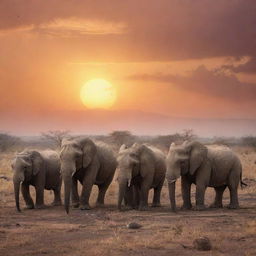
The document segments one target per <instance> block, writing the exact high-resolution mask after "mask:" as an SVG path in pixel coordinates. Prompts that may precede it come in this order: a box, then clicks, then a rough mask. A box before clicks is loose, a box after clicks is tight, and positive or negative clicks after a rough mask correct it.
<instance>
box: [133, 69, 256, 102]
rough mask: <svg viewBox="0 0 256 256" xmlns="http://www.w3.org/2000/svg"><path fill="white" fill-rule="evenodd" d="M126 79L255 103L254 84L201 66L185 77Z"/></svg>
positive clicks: (255, 92) (167, 76)
mask: <svg viewBox="0 0 256 256" xmlns="http://www.w3.org/2000/svg"><path fill="white" fill-rule="evenodd" d="M128 79H130V80H143V81H155V82H161V83H170V84H173V85H174V86H176V87H178V88H180V89H183V90H186V91H191V92H196V93H199V94H203V95H208V96H212V97H217V98H224V99H227V100H231V101H236V102H244V101H255V99H256V83H245V82H241V81H239V80H238V79H237V77H236V76H235V75H227V74H226V73H225V72H223V71H214V70H208V69H206V67H205V66H203V65H202V66H199V67H198V68H197V69H195V70H194V71H192V72H190V73H189V74H188V75H186V76H181V75H172V74H161V73H158V74H135V75H132V76H129V77H128Z"/></svg>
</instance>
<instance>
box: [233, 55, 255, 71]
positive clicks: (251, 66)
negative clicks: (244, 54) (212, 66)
mask: <svg viewBox="0 0 256 256" xmlns="http://www.w3.org/2000/svg"><path fill="white" fill-rule="evenodd" d="M230 69H231V70H232V71H234V72H235V73H240V72H243V73H256V57H252V58H251V59H250V60H249V61H247V62H246V63H244V64H242V65H239V66H236V67H234V66H231V67H230Z"/></svg>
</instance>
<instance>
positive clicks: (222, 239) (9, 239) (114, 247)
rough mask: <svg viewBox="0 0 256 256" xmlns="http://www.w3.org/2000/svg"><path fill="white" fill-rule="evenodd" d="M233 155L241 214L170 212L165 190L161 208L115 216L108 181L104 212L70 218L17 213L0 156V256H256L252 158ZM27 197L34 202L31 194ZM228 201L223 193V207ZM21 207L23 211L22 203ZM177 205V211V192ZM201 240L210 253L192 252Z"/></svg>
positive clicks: (255, 162)
mask: <svg viewBox="0 0 256 256" xmlns="http://www.w3.org/2000/svg"><path fill="white" fill-rule="evenodd" d="M234 150H235V151H236V152H237V153H238V155H239V157H240V159H241V161H242V164H243V169H244V172H243V178H244V179H245V180H246V182H247V183H248V184H249V186H248V187H246V188H244V189H243V190H241V189H239V196H240V204H241V209H240V210H233V211H232V210H227V209H226V208H224V209H219V210H212V209H208V210H206V211H203V212H196V211H180V212H178V213H177V214H175V213H172V212H169V208H168V206H169V199H168V192H167V187H166V184H165V186H164V188H163V193H162V197H161V200H162V205H163V207H161V208H157V209H155V208H154V209H153V208H152V209H150V210H149V211H146V212H138V211H127V212H118V211H117V210H116V206H115V204H116V200H117V198H116V194H117V186H116V182H115V181H113V183H112V184H111V186H110V188H109V190H108V192H107V195H106V204H107V206H106V207H105V208H102V209H96V208H95V209H93V210H91V211H85V212H82V211H80V210H78V209H73V210H72V211H71V213H70V215H69V216H67V215H66V214H65V212H64V209H63V207H49V208H47V209H44V210H23V211H22V213H17V212H16V211H15V203H14V196H13V188H12V180H11V177H12V171H11V170H10V163H11V159H12V154H1V155H0V175H4V176H6V177H8V178H9V179H10V180H8V181H6V180H5V179H0V255H5V256H8V255H13V254H14V253H15V255H24V256H25V255H26V256H29V255H36V256H38V255H75V256H79V255H85V254H87V255H95V256H98V255H101V256H102V255H111V256H113V255H156V254H157V255H167V254H168V255H190V256H191V255H246V256H252V255H255V252H256V244H255V239H256V220H255V214H256V207H255V204H256V202H255V199H256V182H255V181H256V152H255V151H254V150H253V149H251V148H243V147H236V148H234ZM32 192H33V193H32V194H33V195H32V196H33V197H34V191H33V189H32ZM192 194H194V187H193V193H192ZM96 195H97V187H94V188H93V191H92V196H91V204H92V205H94V202H95V200H96ZM213 197H214V193H213V189H208V190H207V193H206V203H207V204H209V203H211V201H212V200H213ZM45 198H46V203H47V204H49V203H50V202H51V201H52V199H53V194H52V193H50V192H49V191H47V192H46V193H45ZM151 200H152V192H151V193H150V201H151ZM228 201H229V193H228V191H226V192H225V194H224V204H228ZM21 202H22V204H21V206H24V203H23V199H21ZM177 203H178V205H181V193H180V188H179V186H178V188H177ZM129 222H138V223H140V224H141V225H142V228H141V229H138V230H130V229H127V228H126V224H128V223H129ZM200 236H207V237H209V238H210V240H211V242H212V244H213V249H212V251H211V252H210V253H209V252H198V251H196V250H195V249H193V248H192V242H193V240H194V239H195V238H198V237H200Z"/></svg>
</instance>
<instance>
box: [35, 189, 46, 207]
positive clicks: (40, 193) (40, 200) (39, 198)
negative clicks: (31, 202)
mask: <svg viewBox="0 0 256 256" xmlns="http://www.w3.org/2000/svg"><path fill="white" fill-rule="evenodd" d="M44 207H45V205H44V188H43V187H41V186H37V187H36V208H37V209H42V208H44Z"/></svg>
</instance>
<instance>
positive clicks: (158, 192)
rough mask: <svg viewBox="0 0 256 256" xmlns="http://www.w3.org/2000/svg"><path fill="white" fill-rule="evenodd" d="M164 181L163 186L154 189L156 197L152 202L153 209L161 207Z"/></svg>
mask: <svg viewBox="0 0 256 256" xmlns="http://www.w3.org/2000/svg"><path fill="white" fill-rule="evenodd" d="M163 183H164V181H162V182H161V184H159V185H158V187H156V188H154V197H153V202H152V207H160V206H161V203H160V196H161V190H162V187H163Z"/></svg>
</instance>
